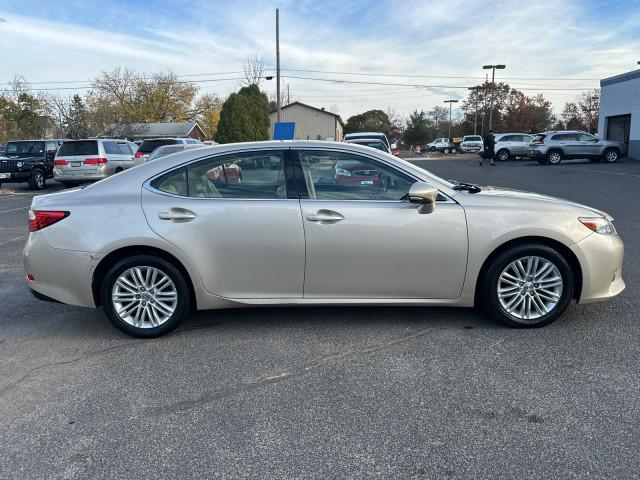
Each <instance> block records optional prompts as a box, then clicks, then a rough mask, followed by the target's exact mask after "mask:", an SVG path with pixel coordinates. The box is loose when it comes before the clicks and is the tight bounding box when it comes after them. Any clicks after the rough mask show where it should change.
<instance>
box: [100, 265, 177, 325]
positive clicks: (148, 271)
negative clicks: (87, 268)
mask: <svg viewBox="0 0 640 480" xmlns="http://www.w3.org/2000/svg"><path fill="white" fill-rule="evenodd" d="M111 301H112V303H113V308H114V310H115V312H116V314H117V315H118V317H120V319H121V320H122V321H124V322H125V323H127V324H129V325H131V326H133V327H136V328H155V327H159V326H160V325H162V324H164V323H166V322H167V321H168V320H169V319H170V318H171V316H172V315H173V314H174V312H175V310H176V308H177V305H178V290H177V289H176V286H175V284H174V283H173V280H171V278H170V277H169V276H168V275H167V274H166V273H164V272H163V271H162V270H160V269H158V268H155V267H150V266H137V267H132V268H129V269H128V270H125V271H124V272H122V273H121V274H120V275H119V276H118V278H117V280H116V281H115V283H114V284H113V289H112V291H111Z"/></svg>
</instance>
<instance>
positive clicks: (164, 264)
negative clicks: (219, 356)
mask: <svg viewBox="0 0 640 480" xmlns="http://www.w3.org/2000/svg"><path fill="white" fill-rule="evenodd" d="M136 266H138V267H140V266H148V267H153V268H156V269H158V270H160V271H161V272H162V273H164V274H165V275H167V276H168V277H169V278H170V279H171V281H172V282H173V284H174V286H175V290H176V292H177V304H176V306H175V309H174V312H173V314H172V315H171V316H170V317H169V318H168V319H167V320H166V321H165V322H164V323H161V324H160V325H159V326H157V327H148V328H142V327H136V326H134V325H131V324H129V323H127V322H126V321H124V320H123V319H122V318H120V316H119V315H118V313H117V312H116V309H115V307H114V305H113V302H112V298H111V294H112V293H111V292H112V291H113V287H114V284H115V282H116V280H117V279H118V277H119V276H120V275H121V274H122V273H123V272H125V271H126V270H128V269H130V268H132V267H136ZM190 293H191V292H190V291H189V286H188V285H187V282H186V280H185V278H184V276H183V274H182V273H181V272H180V270H178V269H177V268H176V267H175V266H174V265H173V264H171V263H170V262H168V261H166V260H164V259H162V258H160V257H156V256H153V255H135V256H132V257H129V258H125V259H123V260H120V261H119V262H118V263H116V264H115V265H114V266H113V267H111V268H110V269H109V271H108V272H107V274H106V275H105V277H104V280H103V282H102V287H101V291H100V295H101V298H102V306H103V309H104V312H105V314H106V315H107V317H108V318H109V320H110V321H111V323H113V325H115V326H116V327H117V328H118V329H120V330H122V331H123V332H125V333H127V334H129V335H131V336H133V337H138V338H154V337H159V336H161V335H165V334H166V333H169V332H170V331H171V330H173V329H174V328H176V327H177V326H178V325H180V324H181V323H182V322H183V321H184V319H185V318H186V317H187V315H188V313H189V311H190V303H191V294H190Z"/></svg>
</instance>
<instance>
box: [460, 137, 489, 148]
mask: <svg viewBox="0 0 640 480" xmlns="http://www.w3.org/2000/svg"><path fill="white" fill-rule="evenodd" d="M460 150H462V151H463V152H482V151H483V150H484V142H483V141H482V137H481V136H480V135H465V136H464V137H462V142H461V143H460Z"/></svg>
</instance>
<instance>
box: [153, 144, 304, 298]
mask: <svg viewBox="0 0 640 480" xmlns="http://www.w3.org/2000/svg"><path fill="white" fill-rule="evenodd" d="M291 170H292V166H291V162H290V153H289V150H288V149H282V148H278V149H263V150H254V151H245V152H238V153H229V154H224V155H216V156H210V157H205V158H203V159H201V160H197V161H194V162H192V163H191V164H190V165H188V166H186V167H178V168H176V169H174V170H171V171H169V172H168V173H166V174H164V175H162V176H159V177H157V178H154V179H152V180H150V181H148V182H147V183H145V186H144V188H143V189H142V206H143V209H144V213H145V215H146V218H147V221H148V223H149V225H150V226H151V228H152V229H153V230H154V231H155V232H156V233H157V234H158V235H160V236H161V237H163V238H164V239H166V240H167V241H169V242H171V243H172V244H174V245H176V246H177V247H178V248H180V249H181V250H182V251H183V252H185V253H186V254H187V255H188V256H189V258H190V259H191V261H192V262H193V263H194V265H196V267H197V268H198V272H199V274H200V278H201V279H202V282H203V284H204V287H205V289H206V290H207V291H209V292H210V293H212V294H215V295H220V296H223V297H227V298H256V299H258V298H261V299H265V298H300V297H302V289H303V282H304V264H305V244H304V231H303V226H302V218H301V216H300V203H299V199H298V192H297V189H296V186H295V182H292V181H289V180H288V178H289V176H287V177H286V178H285V174H286V173H288V172H290V171H291Z"/></svg>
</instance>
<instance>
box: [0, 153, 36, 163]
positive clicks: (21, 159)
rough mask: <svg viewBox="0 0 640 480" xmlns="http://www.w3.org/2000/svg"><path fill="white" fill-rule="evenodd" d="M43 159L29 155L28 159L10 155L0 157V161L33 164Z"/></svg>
mask: <svg viewBox="0 0 640 480" xmlns="http://www.w3.org/2000/svg"><path fill="white" fill-rule="evenodd" d="M43 158H44V157H43V156H37V155H36V156H34V155H31V156H29V157H21V156H15V155H12V156H10V157H5V156H4V155H3V156H0V160H17V161H19V162H33V161H37V160H42V159H43Z"/></svg>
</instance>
